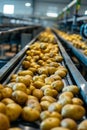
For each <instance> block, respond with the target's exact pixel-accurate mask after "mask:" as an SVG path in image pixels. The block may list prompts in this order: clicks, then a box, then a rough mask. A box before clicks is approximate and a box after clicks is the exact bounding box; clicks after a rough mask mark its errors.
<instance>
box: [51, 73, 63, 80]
mask: <svg viewBox="0 0 87 130" xmlns="http://www.w3.org/2000/svg"><path fill="white" fill-rule="evenodd" d="M50 77H52V78H53V79H54V80H61V79H62V78H61V77H60V76H59V75H56V74H54V75H51V76H50Z"/></svg>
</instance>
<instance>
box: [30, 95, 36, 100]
mask: <svg viewBox="0 0 87 130" xmlns="http://www.w3.org/2000/svg"><path fill="white" fill-rule="evenodd" d="M31 99H34V100H36V101H38V98H37V97H35V96H32V95H28V101H29V100H31Z"/></svg>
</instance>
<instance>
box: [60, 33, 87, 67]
mask: <svg viewBox="0 0 87 130" xmlns="http://www.w3.org/2000/svg"><path fill="white" fill-rule="evenodd" d="M58 37H59V39H60V40H61V41H63V43H65V44H64V45H65V46H66V47H67V48H68V49H70V51H71V52H73V54H74V55H75V56H76V57H77V58H78V59H79V60H80V61H81V62H82V63H83V64H84V65H85V66H86V67H87V56H85V55H84V54H83V53H82V52H81V51H80V50H79V49H77V48H75V47H74V46H73V45H71V43H69V42H68V41H66V40H65V39H64V38H62V37H61V36H59V35H58Z"/></svg>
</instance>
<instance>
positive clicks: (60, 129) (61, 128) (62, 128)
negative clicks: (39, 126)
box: [50, 127, 70, 130]
mask: <svg viewBox="0 0 87 130" xmlns="http://www.w3.org/2000/svg"><path fill="white" fill-rule="evenodd" d="M50 130H70V129H68V128H64V127H55V128H53V129H50Z"/></svg>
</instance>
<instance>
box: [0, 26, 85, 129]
mask: <svg viewBox="0 0 87 130" xmlns="http://www.w3.org/2000/svg"><path fill="white" fill-rule="evenodd" d="M62 41H64V39H63V38H61V37H60V35H59V33H58V31H57V30H55V29H52V30H51V29H49V28H47V29H46V30H45V31H43V32H41V33H40V34H38V35H37V36H36V37H34V38H33V40H32V41H31V42H29V43H28V44H27V45H26V46H25V47H24V48H23V49H22V50H21V51H20V52H19V53H18V54H16V56H15V57H13V58H12V59H11V60H10V61H9V62H8V63H7V64H6V65H5V66H3V67H2V68H1V70H0V83H1V87H3V88H2V90H1V93H0V94H2V97H1V99H0V101H1V102H2V103H4V104H5V105H6V116H7V117H8V118H9V120H10V121H9V123H10V127H12V128H13V127H18V128H19V129H18V130H60V129H59V128H61V129H62V130H63V129H64V128H66V130H74V129H75V130H81V128H83V126H85V128H84V130H86V128H87V122H86V123H85V125H84V121H86V107H87V82H86V80H85V79H84V77H83V76H82V75H81V73H80V71H79V70H78V69H77V67H76V66H75V64H74V63H73V62H72V59H71V57H70V56H69V55H68V54H69V53H67V51H66V49H65V48H64V47H63V45H65V43H64V42H63V43H62ZM74 49H75V48H74ZM71 50H73V49H71ZM74 52H75V51H74ZM79 53H80V52H79V51H77V53H76V54H78V55H79ZM78 55H77V56H78ZM80 55H81V56H82V57H84V58H85V59H83V60H82V62H83V63H85V65H87V61H86V62H84V60H86V56H85V55H84V54H81V53H80ZM83 55H84V56H83ZM78 57H80V56H78ZM4 89H8V90H9V91H10V90H11V92H10V94H8V91H5V93H4V94H3V91H4ZM6 98H9V99H11V100H8V101H7V100H6ZM14 102H15V103H14ZM11 103H12V104H11ZM10 104H11V105H10ZM14 104H16V105H18V106H15V105H14ZM12 105H13V106H14V109H15V110H14V109H13V108H12V107H11V106H12ZM9 109H10V114H9ZM7 111H8V112H7ZM53 112H54V113H53ZM14 114H15V115H16V116H13V115H14ZM70 123H71V124H73V125H69V124H70ZM64 124H66V126H64ZM56 127H57V128H56ZM6 129H7V130H10V128H9V125H7V128H6ZM3 130H4V129H3ZM11 130H13V129H11ZM64 130H65V129H64Z"/></svg>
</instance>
